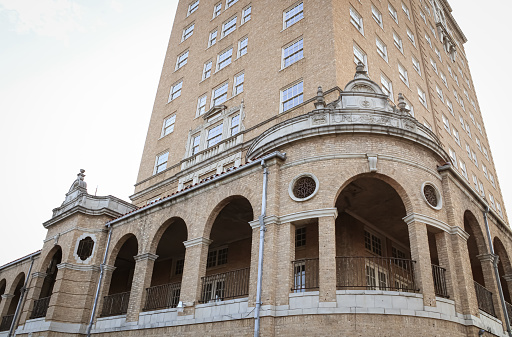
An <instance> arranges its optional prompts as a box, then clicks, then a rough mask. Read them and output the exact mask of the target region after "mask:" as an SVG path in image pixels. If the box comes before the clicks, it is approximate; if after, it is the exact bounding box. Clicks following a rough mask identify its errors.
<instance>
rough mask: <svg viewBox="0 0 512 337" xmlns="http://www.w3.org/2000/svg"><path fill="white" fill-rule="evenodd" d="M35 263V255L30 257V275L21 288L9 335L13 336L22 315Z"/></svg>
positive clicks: (9, 336) (8, 336)
mask: <svg viewBox="0 0 512 337" xmlns="http://www.w3.org/2000/svg"><path fill="white" fill-rule="evenodd" d="M33 265H34V257H33V256H32V257H31V258H30V267H29V268H28V275H27V278H26V279H25V284H24V285H23V287H22V288H21V289H20V292H21V295H20V299H19V301H18V304H17V305H16V311H15V312H14V317H13V319H12V323H11V328H10V329H9V333H8V334H7V337H11V336H13V333H14V330H16V325H17V324H18V323H17V321H18V318H19V315H20V311H21V307H22V305H23V299H24V298H25V292H26V291H27V285H28V280H30V275H31V272H32V266H33Z"/></svg>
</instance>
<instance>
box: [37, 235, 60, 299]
mask: <svg viewBox="0 0 512 337" xmlns="http://www.w3.org/2000/svg"><path fill="white" fill-rule="evenodd" d="M45 262H46V264H43V265H42V266H41V268H42V270H41V272H43V273H45V274H46V276H45V278H44V281H43V284H42V286H41V292H40V294H39V298H44V297H49V296H51V295H52V293H53V287H54V285H55V281H56V279H57V273H58V268H57V266H58V265H59V264H60V263H61V262H62V249H61V247H60V246H59V245H55V247H53V248H52V249H51V250H50V252H49V253H48V254H47V256H46V258H45Z"/></svg>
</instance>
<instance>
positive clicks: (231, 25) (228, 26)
mask: <svg viewBox="0 0 512 337" xmlns="http://www.w3.org/2000/svg"><path fill="white" fill-rule="evenodd" d="M237 19H238V17H237V16H236V15H235V16H232V17H231V18H229V19H228V20H226V21H225V22H224V23H223V24H222V31H221V34H220V36H221V37H220V38H221V39H223V38H224V37H226V36H228V35H229V34H231V33H233V32H234V31H235V30H236V21H237Z"/></svg>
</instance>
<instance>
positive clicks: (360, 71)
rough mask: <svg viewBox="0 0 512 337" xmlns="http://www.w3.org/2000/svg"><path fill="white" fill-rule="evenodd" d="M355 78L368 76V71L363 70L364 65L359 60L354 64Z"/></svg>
mask: <svg viewBox="0 0 512 337" xmlns="http://www.w3.org/2000/svg"><path fill="white" fill-rule="evenodd" d="M356 78H368V72H367V71H366V70H365V65H364V63H363V62H361V61H359V62H358V63H357V66H356V74H355V76H354V79H356Z"/></svg>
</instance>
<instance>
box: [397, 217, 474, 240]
mask: <svg viewBox="0 0 512 337" xmlns="http://www.w3.org/2000/svg"><path fill="white" fill-rule="evenodd" d="M403 220H404V221H405V223H406V224H407V225H409V224H410V223H412V222H414V221H419V222H422V223H424V224H427V225H429V226H432V227H436V228H438V229H441V230H442V231H445V232H447V233H449V234H453V235H459V236H460V237H461V238H463V239H464V240H467V239H468V238H469V234H468V233H467V232H466V231H465V230H464V229H462V228H460V227H459V226H450V225H448V224H447V223H445V222H443V221H440V220H437V219H434V218H432V217H429V216H427V215H423V214H418V213H412V214H409V215H407V216H405V217H404V218H403Z"/></svg>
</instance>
